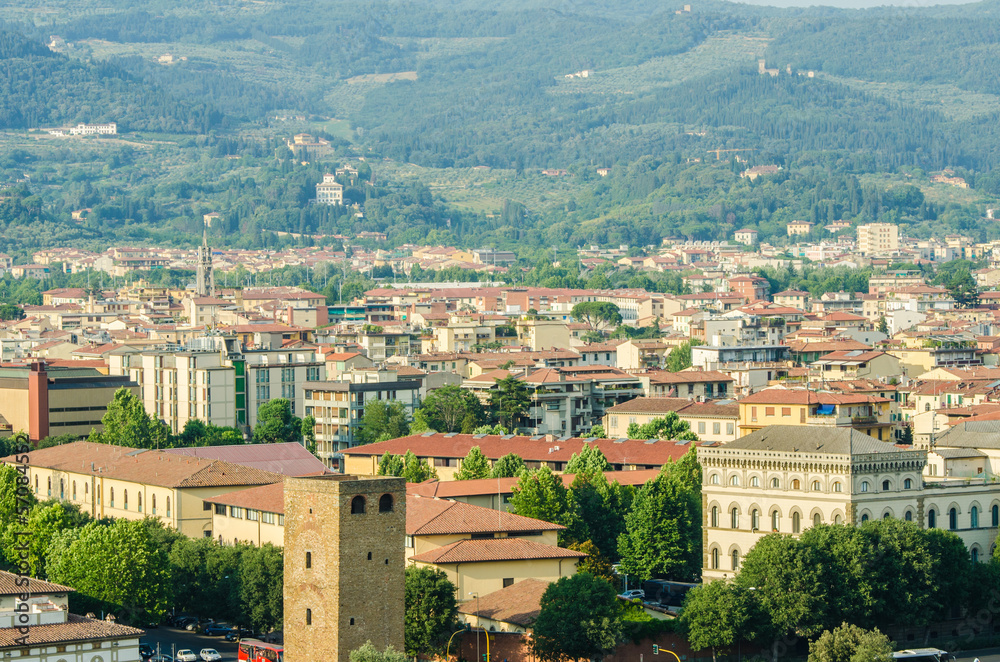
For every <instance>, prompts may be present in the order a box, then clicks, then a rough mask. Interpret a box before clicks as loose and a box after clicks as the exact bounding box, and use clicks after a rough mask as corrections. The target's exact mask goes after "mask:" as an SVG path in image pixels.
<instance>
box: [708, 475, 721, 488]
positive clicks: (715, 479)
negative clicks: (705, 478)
mask: <svg viewBox="0 0 1000 662" xmlns="http://www.w3.org/2000/svg"><path fill="white" fill-rule="evenodd" d="M709 482H710V483H712V485H718V484H719V474H712V479H711V480H710V481H709Z"/></svg>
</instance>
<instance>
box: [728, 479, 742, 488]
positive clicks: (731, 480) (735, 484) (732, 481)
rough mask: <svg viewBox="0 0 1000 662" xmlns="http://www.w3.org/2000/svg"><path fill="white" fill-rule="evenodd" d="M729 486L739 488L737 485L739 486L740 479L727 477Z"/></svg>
mask: <svg viewBox="0 0 1000 662" xmlns="http://www.w3.org/2000/svg"><path fill="white" fill-rule="evenodd" d="M729 484H730V485H732V486H734V487H736V486H739V484H740V477H739V476H730V477H729Z"/></svg>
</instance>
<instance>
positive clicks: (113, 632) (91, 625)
mask: <svg viewBox="0 0 1000 662" xmlns="http://www.w3.org/2000/svg"><path fill="white" fill-rule="evenodd" d="M144 634H146V633H145V631H143V630H140V629H139V628H133V627H129V626H127V625H119V624H118V623H112V622H110V621H98V620H95V619H93V618H85V617H83V616H77V615H76V614H67V615H66V622H65V623H52V624H50V625H32V626H31V634H30V636H29V638H28V642H29V643H30V645H31V646H32V647H37V646H39V645H41V644H62V643H70V642H76V641H94V640H107V639H137V638H139V637H141V636H143V635H144ZM23 636H24V635H22V634H19V632H18V628H0V648H24V646H22V645H20V643H19V640H21V638H22V637H23Z"/></svg>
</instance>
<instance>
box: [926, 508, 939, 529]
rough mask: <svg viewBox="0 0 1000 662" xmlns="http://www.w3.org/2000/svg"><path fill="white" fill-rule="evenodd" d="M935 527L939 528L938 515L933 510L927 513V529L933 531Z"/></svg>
mask: <svg viewBox="0 0 1000 662" xmlns="http://www.w3.org/2000/svg"><path fill="white" fill-rule="evenodd" d="M935 526H937V513H936V512H934V509H933V508H931V509H930V510H929V511H927V528H928V529H933V528H934V527H935Z"/></svg>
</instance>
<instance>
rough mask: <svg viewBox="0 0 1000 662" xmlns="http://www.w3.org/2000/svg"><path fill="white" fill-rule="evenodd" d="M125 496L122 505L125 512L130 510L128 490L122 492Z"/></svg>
mask: <svg viewBox="0 0 1000 662" xmlns="http://www.w3.org/2000/svg"><path fill="white" fill-rule="evenodd" d="M122 491H123V492H124V493H125V495H124V496H123V497H122V503H123V504H124V506H125V510H128V490H122Z"/></svg>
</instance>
